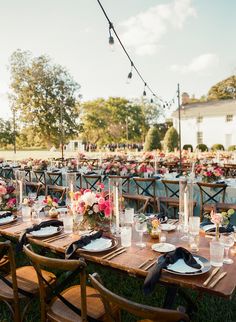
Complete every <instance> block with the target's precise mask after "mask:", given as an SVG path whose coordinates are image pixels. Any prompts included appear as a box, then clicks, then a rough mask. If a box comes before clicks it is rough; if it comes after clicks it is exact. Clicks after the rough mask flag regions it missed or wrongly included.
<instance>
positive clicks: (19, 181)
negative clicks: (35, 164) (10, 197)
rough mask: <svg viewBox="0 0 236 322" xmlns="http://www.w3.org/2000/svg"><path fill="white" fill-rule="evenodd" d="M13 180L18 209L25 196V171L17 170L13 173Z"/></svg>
mask: <svg viewBox="0 0 236 322" xmlns="http://www.w3.org/2000/svg"><path fill="white" fill-rule="evenodd" d="M15 179H16V200H17V207H18V208H20V206H21V204H22V202H23V198H24V197H25V196H26V186H25V171H24V170H17V171H16V173H15Z"/></svg>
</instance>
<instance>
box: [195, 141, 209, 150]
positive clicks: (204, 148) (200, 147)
mask: <svg viewBox="0 0 236 322" xmlns="http://www.w3.org/2000/svg"><path fill="white" fill-rule="evenodd" d="M196 149H198V150H201V151H202V152H205V151H208V147H207V146H206V144H203V143H200V144H198V145H197V146H196Z"/></svg>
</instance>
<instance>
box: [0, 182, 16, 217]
mask: <svg viewBox="0 0 236 322" xmlns="http://www.w3.org/2000/svg"><path fill="white" fill-rule="evenodd" d="M0 210H8V211H15V210H16V194H15V187H14V186H12V185H7V184H6V182H5V181H3V180H1V181H0Z"/></svg>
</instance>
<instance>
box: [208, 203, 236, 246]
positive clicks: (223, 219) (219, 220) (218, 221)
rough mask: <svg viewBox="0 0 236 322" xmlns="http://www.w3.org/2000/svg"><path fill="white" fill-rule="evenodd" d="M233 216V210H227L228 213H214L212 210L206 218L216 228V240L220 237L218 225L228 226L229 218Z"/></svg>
mask: <svg viewBox="0 0 236 322" xmlns="http://www.w3.org/2000/svg"><path fill="white" fill-rule="evenodd" d="M233 214H234V210H233V209H229V210H228V211H223V212H221V213H216V212H214V210H212V211H211V213H210V217H209V216H207V217H208V218H209V219H210V221H211V222H212V223H213V224H215V226H216V239H217V240H218V239H219V237H220V229H219V228H220V225H224V226H225V225H228V224H229V218H230V217H231V216H232V215H233Z"/></svg>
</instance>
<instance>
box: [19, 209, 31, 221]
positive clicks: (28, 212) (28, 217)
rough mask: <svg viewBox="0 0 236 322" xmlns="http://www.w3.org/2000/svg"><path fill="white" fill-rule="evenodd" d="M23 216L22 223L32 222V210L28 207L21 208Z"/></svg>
mask: <svg viewBox="0 0 236 322" xmlns="http://www.w3.org/2000/svg"><path fill="white" fill-rule="evenodd" d="M21 214H22V221H23V222H30V221H31V208H30V207H29V206H27V205H22V206H21Z"/></svg>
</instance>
